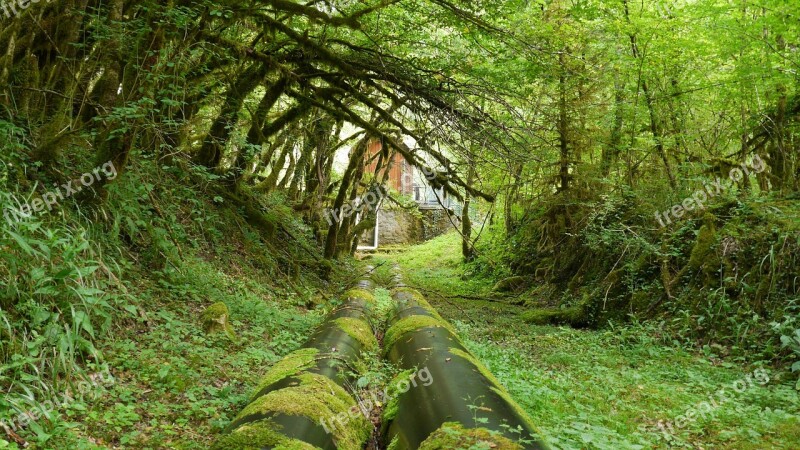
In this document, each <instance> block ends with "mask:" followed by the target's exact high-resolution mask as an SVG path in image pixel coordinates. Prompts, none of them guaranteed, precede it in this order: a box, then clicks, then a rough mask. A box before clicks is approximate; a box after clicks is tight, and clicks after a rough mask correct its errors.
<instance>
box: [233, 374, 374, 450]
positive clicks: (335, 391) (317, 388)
mask: <svg viewBox="0 0 800 450" xmlns="http://www.w3.org/2000/svg"><path fill="white" fill-rule="evenodd" d="M297 379H298V381H299V384H297V385H295V386H290V387H287V388H284V389H280V390H277V391H272V392H269V393H267V394H265V395H263V396H261V397H259V398H258V399H257V400H256V401H254V402H253V403H251V404H250V405H248V406H247V407H245V409H244V410H242V412H241V413H240V414H239V416H238V417H237V418H236V420H246V419H247V418H248V417H251V416H262V415H271V414H284V415H288V416H302V417H306V418H308V419H310V420H311V421H312V422H315V423H327V422H328V421H329V420H330V419H332V418H334V417H337V416H339V415H342V414H345V415H349V416H350V420H349V422H348V423H347V426H336V427H333V429H332V430H331V433H332V434H333V437H334V439H335V441H336V442H337V444H338V446H339V448H344V449H358V448H361V445H362V444H363V443H364V442H365V441H366V440H367V438H368V437H369V435H370V433H371V430H372V424H371V423H370V422H369V421H368V420H367V419H366V418H364V416H363V415H361V414H355V415H350V412H351V411H352V410H353V408H356V410H357V408H358V406H357V403H356V401H355V400H354V399H353V397H351V396H350V394H348V393H347V391H345V390H344V388H342V387H341V386H339V385H338V384H336V383H335V382H333V381H332V380H331V379H330V378H327V377H325V376H322V375H318V374H314V373H304V374H301V375H299V376H297Z"/></svg>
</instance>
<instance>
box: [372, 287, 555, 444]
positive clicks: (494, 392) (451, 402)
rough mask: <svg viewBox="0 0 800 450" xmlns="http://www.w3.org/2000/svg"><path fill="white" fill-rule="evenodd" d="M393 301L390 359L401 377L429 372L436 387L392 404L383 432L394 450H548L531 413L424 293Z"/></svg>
mask: <svg viewBox="0 0 800 450" xmlns="http://www.w3.org/2000/svg"><path fill="white" fill-rule="evenodd" d="M392 297H393V298H394V299H395V301H396V302H397V306H396V309H395V314H394V317H393V318H392V320H391V321H390V325H391V326H390V328H389V329H388V330H387V331H386V335H385V336H384V340H383V343H384V347H385V354H386V356H387V358H388V359H389V360H390V361H391V362H393V363H395V364H398V365H399V366H400V368H401V369H403V370H420V369H424V368H427V370H428V372H429V374H430V376H429V377H428V378H432V379H433V382H432V383H430V384H429V385H428V386H425V385H423V384H419V383H418V384H416V385H415V386H414V387H411V388H410V389H409V390H407V391H406V392H404V393H399V394H398V395H397V396H396V397H393V398H391V399H390V400H389V402H388V404H387V406H386V408H385V410H384V417H383V430H382V433H383V438H384V440H385V442H388V443H389V445H388V448H389V449H390V450H406V449H424V450H431V449H451V448H474V447H472V446H473V445H474V444H480V446H481V447H484V446H486V445H488V448H494V449H546V448H547V446H546V445H545V444H544V443H542V441H541V440H540V439H539V437H538V436H539V433H538V432H537V431H536V427H535V426H534V424H533V423H532V422H531V419H530V418H529V417H528V416H527V414H525V412H524V411H523V410H522V409H521V408H520V407H519V406H518V405H517V404H516V403H515V402H514V400H512V399H511V397H510V396H509V394H508V393H507V392H506V391H505V389H503V387H502V386H501V385H500V383H499V382H498V381H497V379H495V378H494V376H492V374H491V373H490V372H489V371H488V369H486V367H485V366H484V365H483V364H481V363H480V362H479V361H478V360H477V359H475V357H474V356H472V355H471V354H470V353H469V351H467V349H466V348H464V346H463V345H462V344H461V342H460V341H459V339H458V338H457V337H456V333H455V332H454V330H453V329H452V327H451V325H450V324H449V323H447V321H445V320H444V319H442V317H441V316H440V315H439V314H438V313H437V312H436V311H435V310H434V309H433V308H432V307H431V305H430V304H429V303H428V302H427V301H426V300H425V299H424V298H423V296H422V295H421V294H420V293H419V292H417V291H415V290H413V289H410V288H406V287H400V288H397V289H395V290H394V291H393V294H392ZM481 443H482V444H481Z"/></svg>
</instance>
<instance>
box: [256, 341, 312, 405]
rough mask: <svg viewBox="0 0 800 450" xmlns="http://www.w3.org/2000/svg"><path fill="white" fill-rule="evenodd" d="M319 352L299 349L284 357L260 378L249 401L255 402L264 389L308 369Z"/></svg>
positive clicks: (310, 349)
mask: <svg viewBox="0 0 800 450" xmlns="http://www.w3.org/2000/svg"><path fill="white" fill-rule="evenodd" d="M318 354H319V350H317V349H315V348H301V349H300V350H296V351H294V352H292V353H289V354H288V355H286V356H285V357H284V358H283V359H282V360H280V361H278V362H277V363H275V365H274V366H272V368H271V369H270V370H269V372H267V374H266V375H264V377H263V378H261V382H260V383H259V384H258V387H257V388H256V390H255V391H254V392H253V395H252V396H251V397H250V401H251V402H252V401H253V400H255V396H256V395H258V394H259V393H261V391H262V390H264V388H266V387H268V386H269V385H271V384H273V383H275V382H278V381H280V380H282V379H284V378H286V377H289V376H292V375H297V374H299V373H300V372H303V371H305V370H308V369H310V368H311V367H312V366H313V365H314V363H315V362H316V358H317V355H318Z"/></svg>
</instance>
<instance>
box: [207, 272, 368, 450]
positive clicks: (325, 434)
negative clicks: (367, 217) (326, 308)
mask: <svg viewBox="0 0 800 450" xmlns="http://www.w3.org/2000/svg"><path fill="white" fill-rule="evenodd" d="M371 286H372V285H371V283H370V282H368V281H365V282H361V283H359V287H358V288H356V289H352V290H350V291H348V292H347V294H346V298H347V300H346V301H345V302H344V303H343V304H342V305H341V306H340V307H338V308H337V309H335V310H334V311H332V312H331V313H330V314H329V315H328V316H327V317H326V318H325V321H324V322H323V323H322V325H320V326H319V327H318V328H317V330H316V331H315V332H314V334H313V335H312V336H311V337H310V338H309V340H308V342H306V344H305V345H304V346H303V347H302V348H300V349H299V350H297V351H295V352H293V353H290V354H289V355H287V356H286V357H285V358H284V359H282V360H281V361H279V362H278V363H277V364H275V365H274V366H273V367H272V368H271V369H270V370H269V371H268V372H267V374H266V375H265V376H264V377H263V379H262V380H261V382H260V383H259V385H258V387H256V389H255V391H254V393H253V395H252V397H251V399H250V404H249V405H248V406H247V407H245V408H244V410H242V412H241V413H239V415H238V416H237V417H236V419H234V421H233V422H232V423H231V425H230V426H229V427H228V431H229V433H228V434H227V435H226V436H224V437H223V438H222V439H220V440H219V441H218V442H217V443H216V444H215V446H214V448H215V449H220V450H222V449H225V450H237V449H286V450H304V449H325V450H336V449H340V450H341V449H344V450H360V449H361V448H362V447H363V445H364V443H365V442H366V441H367V439H368V438H369V437H370V435H371V433H372V428H373V427H372V424H371V423H370V421H369V420H368V419H367V418H366V417H365V415H366V414H362V412H361V411H360V410H359V408H358V402H357V400H356V398H355V397H354V396H353V395H352V393H351V392H350V391H349V389H348V388H349V387H350V386H353V385H354V381H355V380H354V379H353V377H354V374H355V373H357V372H358V368H359V367H360V366H361V364H360V361H361V357H362V352H365V351H372V350H375V349H376V348H377V347H378V342H377V340H376V339H375V333H374V330H373V327H372V324H371V320H372V311H373V309H374V305H375V299H374V297H373V296H372V294H371V293H370V292H369V291H368V290H367V289H370V288H371Z"/></svg>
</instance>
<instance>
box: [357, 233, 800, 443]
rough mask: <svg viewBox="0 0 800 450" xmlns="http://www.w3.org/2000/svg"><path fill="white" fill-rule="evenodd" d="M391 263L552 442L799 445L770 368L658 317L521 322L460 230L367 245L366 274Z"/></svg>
mask: <svg viewBox="0 0 800 450" xmlns="http://www.w3.org/2000/svg"><path fill="white" fill-rule="evenodd" d="M394 263H397V264H399V265H400V266H401V267H402V270H403V273H404V276H405V283H406V284H407V285H408V286H409V287H412V288H415V289H417V290H418V291H420V292H421V293H423V294H424V295H425V297H426V298H427V300H428V301H429V302H430V303H431V304H432V306H433V307H434V308H435V309H436V311H438V312H439V313H440V314H441V316H442V317H443V318H444V319H445V320H447V321H448V322H449V323H451V324H452V325H453V327H454V331H455V333H456V334H457V335H458V337H459V338H460V341H461V342H463V344H464V346H465V348H466V349H467V350H468V351H470V352H471V353H472V354H473V355H475V357H476V358H477V359H478V360H479V361H480V362H481V363H483V364H484V365H485V366H486V367H487V368H488V370H489V371H490V372H491V373H492V374H493V375H494V376H495V377H496V378H497V380H498V382H499V383H500V384H502V385H503V386H504V387H505V388H506V389H507V390H508V392H509V393H510V395H511V397H512V398H513V399H514V400H515V401H516V402H517V403H518V404H519V405H520V406H521V407H522V408H523V409H524V411H525V412H526V413H527V414H528V415H529V416H530V417H531V418H532V421H533V422H534V423H535V424H536V425H537V426H538V428H539V430H540V431H541V432H542V434H543V435H544V438H545V439H546V441H547V442H548V443H549V444H550V445H551V446H552V447H553V448H562V449H586V448H592V449H595V448H597V449H641V448H667V447H670V446H672V447H676V448H729V449H764V448H778V449H796V448H800V420H798V412H800V398H799V397H798V392H797V391H796V390H795V389H794V380H793V379H792V378H791V377H790V376H788V375H787V374H785V373H781V372H780V371H778V370H777V369H773V368H771V367H767V366H760V365H746V364H744V363H741V362H738V361H733V360H730V361H729V360H725V359H724V358H721V357H719V356H717V355H715V354H714V353H713V349H707V351H705V352H694V351H689V350H686V349H682V348H680V347H678V346H676V345H665V344H664V343H663V341H664V339H663V338H661V337H660V336H659V334H658V329H657V328H655V327H651V328H646V327H643V326H632V325H627V326H625V327H619V326H615V327H610V328H607V329H604V330H599V331H591V330H575V329H571V328H566V327H552V326H533V325H529V324H526V323H524V322H523V321H522V320H521V319H520V315H521V314H522V313H523V312H524V311H525V310H526V308H525V307H521V306H515V305H512V304H507V303H502V302H497V301H489V300H480V298H484V297H487V294H488V293H489V291H490V290H491V288H492V286H493V284H494V280H488V279H481V278H477V277H475V276H473V275H471V274H470V272H469V268H468V267H465V266H463V265H462V264H461V261H460V240H459V238H458V236H457V235H455V236H454V235H447V236H443V237H440V238H437V239H435V240H433V241H430V242H427V243H425V244H422V245H419V246H415V247H411V248H408V249H405V250H404V251H402V252H393V253H387V254H376V255H374V256H373V257H372V259H371V264H374V265H375V266H376V267H378V269H377V271H376V275H375V276H374V277H376V278H381V277H382V278H385V279H391V277H392V274H391V266H392V264H394ZM533 300H535V299H531V301H533ZM384 340H385V339H384Z"/></svg>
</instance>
